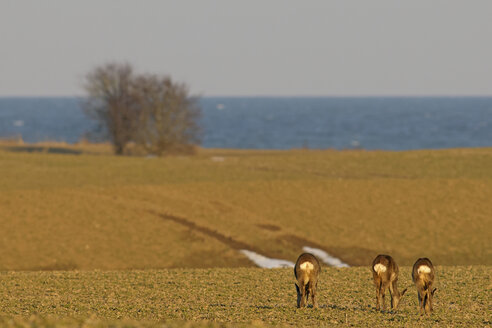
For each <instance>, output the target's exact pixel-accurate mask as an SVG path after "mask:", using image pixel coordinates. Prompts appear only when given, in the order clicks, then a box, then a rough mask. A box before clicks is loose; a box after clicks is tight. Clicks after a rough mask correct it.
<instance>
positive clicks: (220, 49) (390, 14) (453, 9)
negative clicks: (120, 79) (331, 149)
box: [0, 0, 492, 96]
mask: <svg viewBox="0 0 492 328" xmlns="http://www.w3.org/2000/svg"><path fill="white" fill-rule="evenodd" d="M491 17H492V1H490V0H484V1H475V0H467V1H464V0H460V1H454V0H440V1H430V0H423V1H420V0H418V1H417V0H411V1H410V0H408V1H396V0H388V1H379V0H371V1H368V0H356V1H350V0H341V1H327V0H324V1H307V0H306V1H305V0H303V1H290V0H261V1H260V0H248V1H234V0H214V1H207V0H196V1H186V0H176V1H150V0H146V1H143V0H141V1H128V0H125V1H123V0H114V1H108V0H84V1H72V0H43V1H41V0H33V1H23V0H0V96H15V95H42V96H52V95H77V94H82V93H83V91H82V89H81V84H82V81H83V77H84V75H85V74H86V73H87V72H88V71H89V70H90V69H91V68H93V67H94V66H96V65H98V64H102V63H105V62H107V61H114V60H116V61H127V62H129V63H132V64H133V65H134V66H135V67H136V69H137V70H139V71H145V72H155V73H167V74H170V75H171V76H172V77H174V78H175V79H177V80H179V81H183V82H186V83H188V84H189V85H190V87H191V90H192V92H193V93H199V94H202V95H205V96H211V95H291V96H295V95H321V96H323V95H326V96H329V95H492V19H491Z"/></svg>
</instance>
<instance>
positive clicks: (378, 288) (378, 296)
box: [376, 281, 382, 311]
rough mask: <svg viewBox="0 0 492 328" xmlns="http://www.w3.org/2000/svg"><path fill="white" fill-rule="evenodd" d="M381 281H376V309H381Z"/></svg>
mask: <svg viewBox="0 0 492 328" xmlns="http://www.w3.org/2000/svg"><path fill="white" fill-rule="evenodd" d="M381 287H382V286H381V281H379V282H376V310H377V311H379V309H380V303H381Z"/></svg>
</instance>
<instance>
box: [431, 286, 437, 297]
mask: <svg viewBox="0 0 492 328" xmlns="http://www.w3.org/2000/svg"><path fill="white" fill-rule="evenodd" d="M436 290H437V287H436V288H434V290H433V291H432V293H431V294H432V296H434V292H435V291H436Z"/></svg>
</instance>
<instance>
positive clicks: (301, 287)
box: [294, 253, 321, 308]
mask: <svg viewBox="0 0 492 328" xmlns="http://www.w3.org/2000/svg"><path fill="white" fill-rule="evenodd" d="M320 271H321V269H320V266H319V262H318V259H317V258H316V257H315V256H314V255H313V254H309V253H303V254H301V255H300V256H299V258H298V259H297V261H296V265H295V267H294V275H295V276H296V280H297V283H296V284H295V285H296V290H297V307H298V308H302V307H305V306H306V304H307V302H308V298H309V294H311V298H312V300H313V308H317V307H318V302H317V301H316V288H317V287H318V276H319V272H320Z"/></svg>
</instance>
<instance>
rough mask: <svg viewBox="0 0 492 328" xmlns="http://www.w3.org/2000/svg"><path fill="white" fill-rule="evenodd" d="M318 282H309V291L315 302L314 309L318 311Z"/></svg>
mask: <svg viewBox="0 0 492 328" xmlns="http://www.w3.org/2000/svg"><path fill="white" fill-rule="evenodd" d="M317 284H318V283H317V282H312V281H310V282H309V289H310V291H311V300H312V301H313V308H314V309H316V308H317V307H318V303H317V302H316V287H317Z"/></svg>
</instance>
